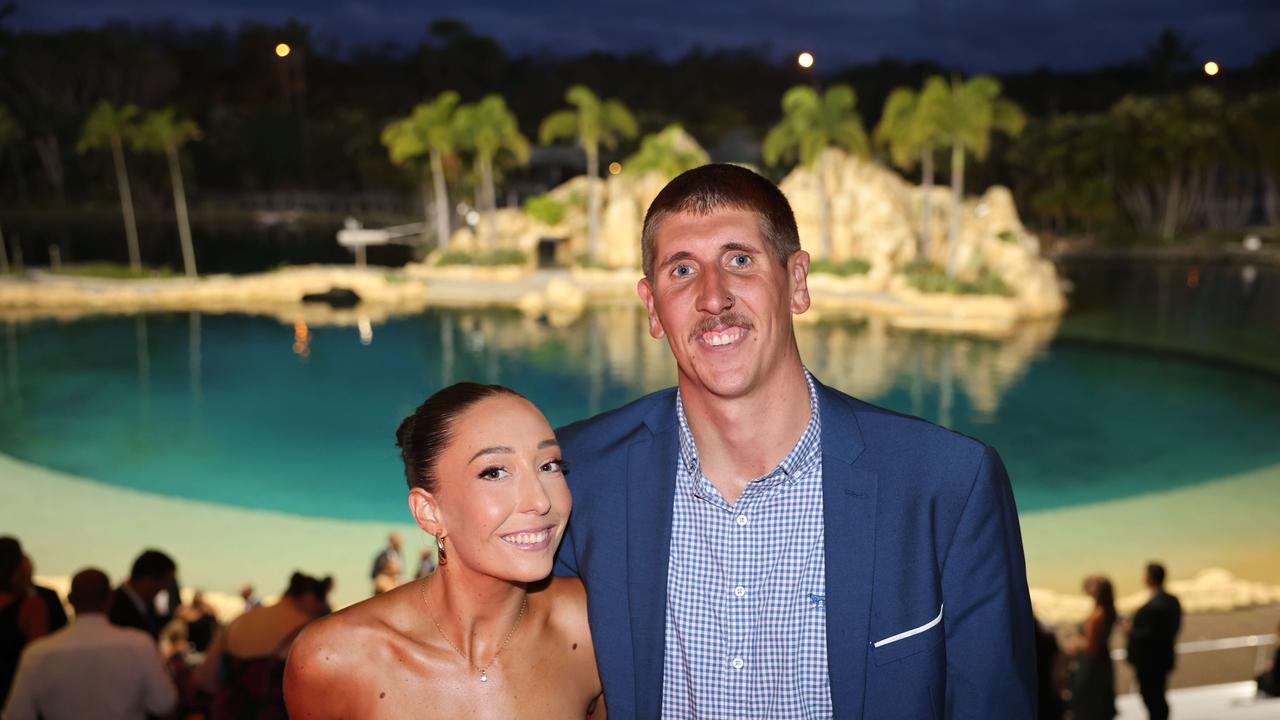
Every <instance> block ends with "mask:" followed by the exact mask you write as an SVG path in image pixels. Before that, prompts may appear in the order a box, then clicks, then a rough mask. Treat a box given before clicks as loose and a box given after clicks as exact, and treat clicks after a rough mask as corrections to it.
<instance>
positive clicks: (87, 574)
mask: <svg viewBox="0 0 1280 720" xmlns="http://www.w3.org/2000/svg"><path fill="white" fill-rule="evenodd" d="M110 599H111V580H110V579H109V578H107V574H106V573H104V572H102V571H101V570H99V569H98V568H85V569H83V570H81V571H80V572H78V573H76V574H75V577H73V578H71V592H69V593H67V601H68V602H70V603H71V607H73V608H75V609H76V613H77V614H78V613H84V612H101V611H103V610H105V609H106V607H107V602H108V601H109V600H110Z"/></svg>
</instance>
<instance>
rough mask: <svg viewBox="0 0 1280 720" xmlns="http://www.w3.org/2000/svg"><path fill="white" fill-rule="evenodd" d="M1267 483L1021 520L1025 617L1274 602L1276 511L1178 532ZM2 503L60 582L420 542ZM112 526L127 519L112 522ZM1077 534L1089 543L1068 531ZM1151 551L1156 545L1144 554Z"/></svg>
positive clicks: (82, 506) (4, 520)
mask: <svg viewBox="0 0 1280 720" xmlns="http://www.w3.org/2000/svg"><path fill="white" fill-rule="evenodd" d="M1278 481H1280V467H1273V468H1264V469H1262V470H1259V471H1255V472H1252V473H1245V474H1242V475H1238V476H1234V477H1232V478H1226V479H1223V480H1219V481H1216V482H1213V483H1206V484H1204V485H1199V486H1195V487H1191V488H1182V489H1178V490H1173V491H1169V492H1165V493H1159V494H1155V495H1149V496H1144V497H1140V498H1131V499H1125V500H1119V501H1114V502H1110V503H1105V504H1101V505H1093V506H1086V507H1078V508H1068V509H1064V510H1051V511H1044V512H1037V513H1032V514H1030V515H1027V516H1024V517H1023V518H1022V530H1023V537H1024V544H1025V546H1026V551H1027V564H1028V570H1029V572H1028V575H1029V578H1030V582H1031V585H1032V587H1033V591H1032V594H1033V603H1034V605H1035V608H1036V611H1037V613H1038V614H1039V615H1040V616H1041V617H1042V618H1043V619H1044V620H1045V621H1046V622H1049V623H1052V624H1061V623H1070V622H1073V621H1077V620H1079V619H1080V618H1082V617H1083V616H1084V614H1085V613H1087V612H1088V608H1089V601H1088V600H1087V599H1086V598H1085V597H1084V596H1083V595H1081V594H1079V591H1078V583H1079V580H1080V578H1082V577H1083V576H1084V575H1085V574H1088V573H1090V572H1104V573H1107V574H1108V575H1110V576H1111V577H1112V578H1113V580H1114V581H1115V583H1116V587H1117V595H1118V605H1119V607H1120V609H1121V611H1122V612H1132V610H1133V609H1135V608H1136V607H1137V606H1138V605H1139V604H1140V603H1141V602H1142V599H1143V597H1144V592H1143V590H1142V588H1141V587H1140V586H1139V583H1138V581H1137V580H1138V578H1137V576H1138V575H1139V574H1140V572H1141V568H1142V566H1143V564H1144V563H1145V562H1146V561H1147V560H1148V559H1150V557H1153V556H1159V557H1162V558H1163V559H1165V560H1166V562H1168V563H1169V565H1170V570H1171V587H1172V588H1173V589H1174V591H1175V592H1177V593H1178V594H1179V595H1181V596H1182V597H1183V602H1184V605H1185V606H1186V607H1187V609H1188V611H1190V612H1216V611H1225V610H1233V609H1238V608H1242V607H1254V606H1260V605H1268V604H1274V603H1280V568H1276V567H1275V562H1274V559H1275V553H1274V550H1275V547H1276V545H1275V542H1274V537H1275V536H1274V530H1273V528H1272V525H1273V520H1274V518H1275V517H1277V514H1276V507H1274V506H1273V505H1267V504H1262V505H1261V506H1260V505H1259V504H1258V503H1256V502H1255V503H1250V505H1249V509H1250V510H1251V511H1252V512H1253V513H1254V514H1253V515H1252V516H1246V515H1243V514H1241V513H1239V512H1235V513H1233V514H1232V517H1231V518H1230V519H1229V520H1230V522H1229V523H1228V524H1224V525H1221V526H1219V525H1217V524H1209V525H1206V524H1204V522H1203V520H1204V519H1203V518H1201V521H1202V522H1201V524H1200V527H1201V531H1200V532H1189V530H1188V528H1189V527H1192V526H1190V525H1188V524H1186V520H1187V519H1188V518H1190V517H1193V516H1195V515H1196V514H1197V513H1201V511H1202V509H1203V508H1204V507H1206V506H1207V505H1206V503H1205V502H1204V498H1205V497H1207V496H1208V495H1210V494H1221V493H1240V494H1242V496H1245V497H1255V498H1256V497H1264V495H1259V494H1257V493H1258V492H1260V491H1263V492H1269V489H1271V488H1274V487H1276V483H1277V482H1278ZM0 507H3V508H4V510H2V511H0V526H2V527H3V528H4V532H7V533H12V534H14V535H16V536H18V537H19V538H21V539H22V541H23V543H24V545H26V546H27V548H28V552H29V554H30V555H31V556H32V558H33V559H34V560H35V561H36V564H37V572H38V573H40V574H42V575H46V576H51V577H58V576H66V575H69V574H71V573H73V572H74V571H75V570H77V569H79V568H81V567H84V566H86V565H97V566H99V567H102V568H103V569H104V570H106V571H107V572H108V574H110V575H111V576H112V577H113V578H118V577H121V576H122V575H123V574H124V573H125V572H126V571H127V569H128V563H129V562H130V561H131V560H132V559H133V557H134V556H135V555H136V554H137V553H138V552H139V551H140V550H141V549H143V548H144V547H149V546H156V547H160V548H163V549H165V550H166V551H168V552H169V553H170V554H171V555H173V557H174V558H175V559H176V560H177V561H178V563H179V566H180V577H181V579H182V581H183V583H184V585H185V586H188V587H192V588H195V587H199V588H203V589H205V590H208V591H215V592H222V593H228V594H234V593H235V592H236V590H237V589H238V588H239V587H240V586H241V585H242V584H244V583H245V582H252V583H253V584H254V585H255V586H256V587H257V588H258V590H259V592H260V593H262V594H264V595H269V594H273V593H275V592H277V591H278V590H279V589H280V587H282V586H283V585H284V583H285V580H286V579H287V578H288V576H289V574H290V573H291V572H293V571H294V570H295V569H301V570H303V571H306V572H310V573H313V574H333V575H334V576H335V578H336V579H337V586H336V588H335V591H334V597H333V600H334V602H335V604H337V605H345V604H348V603H351V602H355V601H357V600H360V599H362V598H364V597H366V595H367V592H368V585H369V580H368V575H367V573H368V568H369V563H370V562H371V559H372V557H373V555H374V554H375V553H376V552H377V551H378V549H379V548H380V547H381V546H382V543H383V542H384V539H385V537H386V534H387V533H388V532H389V531H391V530H398V531H400V532H401V533H403V534H404V536H405V538H406V539H407V540H408V542H407V543H406V545H407V547H406V551H407V557H410V558H413V557H416V556H417V553H418V551H419V549H420V548H421V547H423V546H424V545H425V540H424V536H423V535H422V532H421V531H420V530H419V529H418V528H417V527H416V526H414V525H412V524H411V523H410V522H408V516H407V513H406V521H405V522H403V523H385V522H366V521H351V520H336V519H327V518H314V517H304V516H298V515H291V514H287V513H279V512H270V511H262V510H252V509H245V508H237V507H231V506H226V505H219V504H214V503H208V502H202V501H194V500H186V499H182V498H175V497H167V496H161V495H154V494H149V493H144V492H139V491H135V490H129V489H124V488H119V487H115V486H111V485H107V484H103V483H99V482H95V481H93V480H88V479H84V478H80V477H76V476H73V475H69V474H66V473H62V472H58V471H56V470H52V469H49V468H44V467H40V466H37V465H33V464H30V463H26V462H23V461H21V460H18V459H15V458H13V457H9V456H6V455H2V454H0ZM114 518H127V519H128V521H127V522H125V523H120V522H117V523H114V524H113V523H112V519H114ZM1086 527H1087V528H1090V535H1091V539H1090V540H1089V541H1088V542H1087V543H1086V542H1085V541H1084V538H1081V537H1080V536H1079V534H1080V532H1081V528H1086ZM1137 534H1141V539H1142V541H1141V542H1138V539H1139V538H1138V535H1137ZM1155 547H1160V548H1162V550H1161V551H1160V552H1158V553H1157V552H1152V550H1151V548H1155ZM1102 548H1107V549H1108V552H1106V553H1105V554H1103V553H1101V552H1100V549H1102Z"/></svg>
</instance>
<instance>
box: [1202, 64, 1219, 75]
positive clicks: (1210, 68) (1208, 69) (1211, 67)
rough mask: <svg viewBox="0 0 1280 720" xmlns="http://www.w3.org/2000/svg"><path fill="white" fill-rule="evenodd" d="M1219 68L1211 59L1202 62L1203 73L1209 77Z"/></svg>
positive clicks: (1215, 73)
mask: <svg viewBox="0 0 1280 720" xmlns="http://www.w3.org/2000/svg"><path fill="white" fill-rule="evenodd" d="M1220 69H1221V68H1219V67H1218V63H1216V62H1214V61H1212V60H1210V61H1209V62H1207V63H1205V64H1204V74H1205V75H1208V76H1209V77H1213V76H1214V75H1217V74H1218V71H1219V70H1220Z"/></svg>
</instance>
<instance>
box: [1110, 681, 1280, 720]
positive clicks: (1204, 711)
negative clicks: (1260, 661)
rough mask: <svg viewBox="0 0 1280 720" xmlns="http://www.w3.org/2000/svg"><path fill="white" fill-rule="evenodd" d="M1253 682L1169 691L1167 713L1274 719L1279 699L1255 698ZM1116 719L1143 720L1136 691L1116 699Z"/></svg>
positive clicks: (1200, 719) (1189, 719)
mask: <svg viewBox="0 0 1280 720" xmlns="http://www.w3.org/2000/svg"><path fill="white" fill-rule="evenodd" d="M1256 693H1257V685H1255V684H1254V683H1253V681H1249V682H1237V683H1228V684H1226V685H1206V686H1204V687H1196V688H1185V689H1183V690H1172V691H1170V692H1169V696H1168V697H1169V716H1170V717H1174V718H1177V719H1178V720H1264V719H1265V720H1276V719H1277V718H1280V698H1258V697H1256ZM1116 710H1118V711H1119V713H1120V714H1119V715H1117V716H1116V718H1117V720H1147V709H1146V708H1145V707H1143V705H1142V698H1140V697H1138V695H1136V694H1129V695H1121V696H1120V697H1118V698H1116Z"/></svg>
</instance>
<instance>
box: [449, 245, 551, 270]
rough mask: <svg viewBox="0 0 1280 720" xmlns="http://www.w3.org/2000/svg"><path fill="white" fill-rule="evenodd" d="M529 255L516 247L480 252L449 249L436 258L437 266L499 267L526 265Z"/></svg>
mask: <svg viewBox="0 0 1280 720" xmlns="http://www.w3.org/2000/svg"><path fill="white" fill-rule="evenodd" d="M528 261H529V256H528V255H527V254H526V253H525V252H524V251H523V250H517V249H515V248H498V249H497V250H486V251H484V252H479V253H469V252H467V251H465V250H449V251H447V252H445V253H444V254H443V255H441V256H440V257H439V258H437V259H436V265H437V266H445V265H474V266H476V267H497V266H499V265H524V264H526V263H527V262H528Z"/></svg>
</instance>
